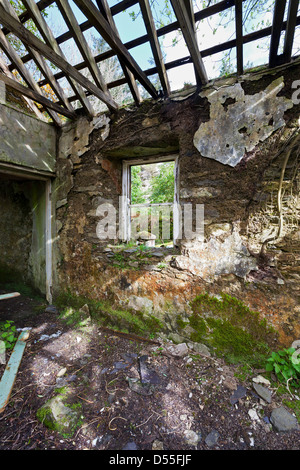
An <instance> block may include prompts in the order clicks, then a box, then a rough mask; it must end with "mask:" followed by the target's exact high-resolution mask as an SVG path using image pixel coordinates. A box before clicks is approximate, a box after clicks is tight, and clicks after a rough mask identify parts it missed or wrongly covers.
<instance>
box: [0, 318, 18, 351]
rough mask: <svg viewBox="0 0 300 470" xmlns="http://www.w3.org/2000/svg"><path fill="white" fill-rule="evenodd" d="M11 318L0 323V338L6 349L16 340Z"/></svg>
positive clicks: (10, 347) (11, 346)
mask: <svg viewBox="0 0 300 470" xmlns="http://www.w3.org/2000/svg"><path fill="white" fill-rule="evenodd" d="M13 323H14V322H13V321H11V320H6V321H4V322H1V323H0V340H1V341H4V344H5V348H6V349H8V350H9V349H12V348H13V347H14V344H15V342H16V340H17V337H16V336H15V332H16V327H15V326H14V324H13Z"/></svg>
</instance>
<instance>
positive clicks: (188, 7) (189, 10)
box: [184, 0, 201, 85]
mask: <svg viewBox="0 0 300 470" xmlns="http://www.w3.org/2000/svg"><path fill="white" fill-rule="evenodd" d="M184 4H185V7H186V10H187V13H188V17H189V19H190V22H191V26H192V30H193V31H194V36H195V40H196V41H197V36H196V29H197V28H196V21H195V14H194V9H193V3H192V0H184ZM194 71H195V77H196V82H197V85H201V79H200V77H199V75H198V73H197V70H196V68H195V66H194Z"/></svg>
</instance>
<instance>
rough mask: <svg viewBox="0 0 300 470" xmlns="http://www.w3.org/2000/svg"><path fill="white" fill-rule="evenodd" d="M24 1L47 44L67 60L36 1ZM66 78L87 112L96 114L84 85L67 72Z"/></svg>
mask: <svg viewBox="0 0 300 470" xmlns="http://www.w3.org/2000/svg"><path fill="white" fill-rule="evenodd" d="M22 1H23V3H24V5H25V7H26V8H27V10H28V11H29V12H30V16H31V18H32V19H33V21H34V23H35V25H36V26H37V28H38V30H39V32H40V34H41V35H42V37H43V39H44V41H45V42H46V44H47V45H48V46H49V47H51V48H52V49H53V50H54V52H55V53H56V54H57V55H59V56H61V57H62V58H64V59H65V60H66V58H65V56H64V54H63V52H62V50H61V49H60V47H59V45H58V44H57V42H56V39H55V37H54V35H53V33H52V31H51V29H50V28H49V26H48V24H47V23H46V21H45V19H44V18H43V16H42V14H41V12H40V10H39V8H38V7H37V4H36V3H35V1H34V0H22ZM66 78H67V80H68V82H69V83H70V85H71V87H72V89H73V90H74V92H75V94H76V95H77V97H78V99H79V101H80V102H81V104H82V106H83V107H84V108H85V110H86V112H87V113H88V114H90V115H91V116H93V115H94V114H95V113H94V110H93V107H92V105H91V103H90V102H89V100H88V99H87V98H86V96H85V93H84V90H83V89H82V87H81V86H80V85H78V83H76V82H74V80H73V79H72V78H71V77H70V76H69V75H68V74H66Z"/></svg>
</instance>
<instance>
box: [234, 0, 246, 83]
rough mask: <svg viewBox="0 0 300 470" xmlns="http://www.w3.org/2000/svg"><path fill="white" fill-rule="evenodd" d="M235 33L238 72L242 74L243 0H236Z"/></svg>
mask: <svg viewBox="0 0 300 470" xmlns="http://www.w3.org/2000/svg"><path fill="white" fill-rule="evenodd" d="M235 34H236V62H237V74H238V75H242V74H243V71H244V64H243V0H235Z"/></svg>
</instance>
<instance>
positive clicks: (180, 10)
mask: <svg viewBox="0 0 300 470" xmlns="http://www.w3.org/2000/svg"><path fill="white" fill-rule="evenodd" d="M171 3H172V6H173V10H174V12H175V15H176V18H177V20H178V23H179V26H180V29H181V31H182V34H183V37H184V39H185V42H186V45H187V47H188V49H189V52H190V54H191V58H192V62H193V64H194V67H195V70H196V73H197V75H198V77H199V79H200V81H201V83H202V85H205V84H206V83H207V82H208V78H207V74H206V70H205V67H204V64H203V60H202V57H201V54H200V51H199V47H198V43H197V40H196V35H195V32H194V30H193V27H192V24H191V21H190V18H189V14H188V11H187V8H186V6H185V2H184V0H171Z"/></svg>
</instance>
